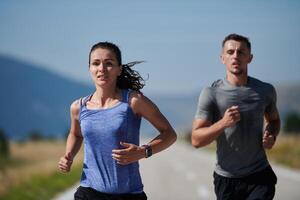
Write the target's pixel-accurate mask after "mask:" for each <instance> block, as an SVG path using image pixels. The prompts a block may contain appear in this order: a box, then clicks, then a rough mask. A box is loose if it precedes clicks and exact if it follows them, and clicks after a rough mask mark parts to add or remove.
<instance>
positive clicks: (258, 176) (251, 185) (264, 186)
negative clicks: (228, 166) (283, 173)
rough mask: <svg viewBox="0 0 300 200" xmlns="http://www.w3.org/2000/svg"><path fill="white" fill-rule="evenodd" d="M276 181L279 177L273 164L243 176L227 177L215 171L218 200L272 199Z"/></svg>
mask: <svg viewBox="0 0 300 200" xmlns="http://www.w3.org/2000/svg"><path fill="white" fill-rule="evenodd" d="M276 183H277V177H276V175H275V173H274V171H273V170H272V168H271V166H268V167H267V168H265V169H264V170H262V171H260V172H256V173H254V174H251V175H249V176H246V177H243V178H227V177H224V176H221V175H218V174H217V173H215V172H214V185H215V193H216V196H217V199H218V200H227V199H228V200H229V199H230V200H246V199H247V200H251V199H256V200H259V199H261V200H271V199H273V198H274V195H275V184H276Z"/></svg>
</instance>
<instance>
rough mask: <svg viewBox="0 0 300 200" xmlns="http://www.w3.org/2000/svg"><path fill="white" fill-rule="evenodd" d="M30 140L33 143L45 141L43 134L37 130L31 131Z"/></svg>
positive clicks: (29, 133)
mask: <svg viewBox="0 0 300 200" xmlns="http://www.w3.org/2000/svg"><path fill="white" fill-rule="evenodd" d="M28 138H29V140H31V141H41V140H43V139H45V138H44V136H43V134H42V133H41V132H39V131H37V130H32V131H29V132H28Z"/></svg>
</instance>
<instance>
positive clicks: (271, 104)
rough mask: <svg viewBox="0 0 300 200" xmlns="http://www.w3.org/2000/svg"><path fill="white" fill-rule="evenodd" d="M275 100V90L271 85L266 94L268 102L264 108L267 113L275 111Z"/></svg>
mask: <svg viewBox="0 0 300 200" xmlns="http://www.w3.org/2000/svg"><path fill="white" fill-rule="evenodd" d="M276 102H277V94H276V90H275V88H274V87H273V86H271V91H270V92H269V95H268V104H267V106H266V110H265V112H266V113H267V114H272V113H274V112H277V106H276Z"/></svg>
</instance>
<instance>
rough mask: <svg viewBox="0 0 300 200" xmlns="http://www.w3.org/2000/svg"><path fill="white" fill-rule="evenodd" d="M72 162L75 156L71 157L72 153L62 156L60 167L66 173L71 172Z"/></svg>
mask: <svg viewBox="0 0 300 200" xmlns="http://www.w3.org/2000/svg"><path fill="white" fill-rule="evenodd" d="M72 164H73V158H72V157H71V153H68V154H66V155H64V156H63V157H61V158H60V160H59V162H58V169H59V170H60V171H62V172H64V173H66V172H69V171H70V170H71V166H72Z"/></svg>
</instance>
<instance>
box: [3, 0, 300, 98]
mask: <svg viewBox="0 0 300 200" xmlns="http://www.w3.org/2000/svg"><path fill="white" fill-rule="evenodd" d="M229 33H239V34H242V35H245V36H248V37H249V38H250V41H251V42H252V46H253V48H252V52H253V54H254V60H253V62H252V63H251V64H250V66H249V74H250V75H252V76H255V77H257V78H259V79H262V80H265V81H268V82H271V83H273V84H277V83H282V82H287V81H300V64H299V58H300V1H297V0H294V1H293V0H286V1H281V0H273V1H271V0H269V1H268V0H264V1H261V0H257V1H255V0H252V1H247V2H245V1H230V0H228V1H212V0H208V1H200V0H191V1H189V0H180V1H179V0H164V1H163V0H161V1H158V0H151V1H144V0H136V1H131V0H126V1H121V0H120V1H117V0H109V1H100V0H95V1H74V0H68V1H54V0H52V1H45V0H35V1H33V0H27V1H17V0H1V1H0V54H5V55H9V56H14V57H16V58H20V59H22V60H25V61H28V62H32V63H34V64H38V65H40V66H41V67H45V68H48V69H49V70H51V71H54V72H56V73H59V74H62V75H63V76H66V77H69V78H72V79H76V80H79V81H81V82H87V83H92V82H91V80H90V77H89V73H88V68H87V64H88V53H89V50H90V47H91V46H92V45H93V44H94V43H96V42H98V41H111V42H114V43H116V44H117V45H119V46H120V48H121V50H122V53H123V61H124V63H126V62H130V61H134V60H146V61H147V62H146V63H144V64H140V65H137V66H136V68H135V69H136V70H138V71H139V72H140V73H141V75H143V76H144V77H147V76H148V74H149V79H148V81H147V82H146V87H145V90H144V91H148V92H160V93H168V92H176V93H179V92H194V91H198V90H199V88H200V87H202V86H205V85H210V84H211V82H212V81H214V80H216V79H218V78H223V77H224V74H225V67H224V66H223V65H222V64H221V63H220V60H219V55H220V47H221V42H222V40H223V38H224V37H225V36H226V35H227V34H229ZM1 67H2V66H1ZM12 78H13V75H12Z"/></svg>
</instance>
